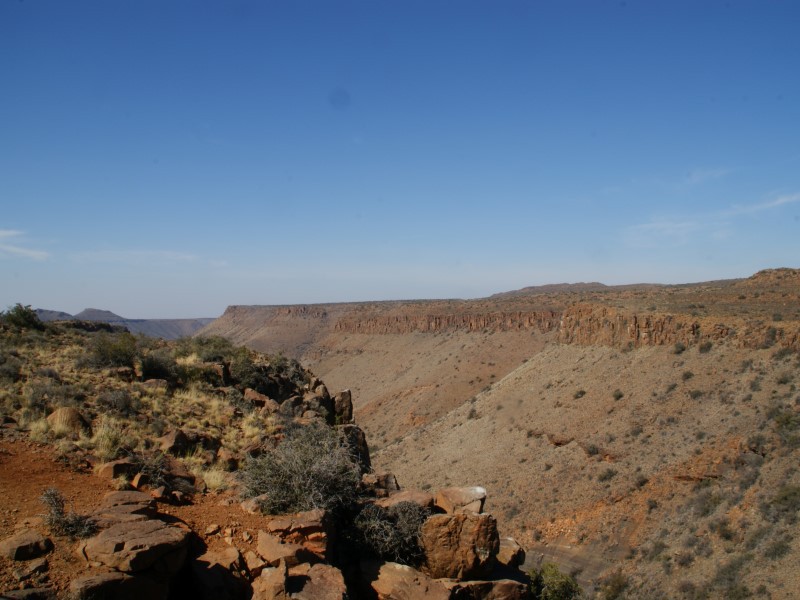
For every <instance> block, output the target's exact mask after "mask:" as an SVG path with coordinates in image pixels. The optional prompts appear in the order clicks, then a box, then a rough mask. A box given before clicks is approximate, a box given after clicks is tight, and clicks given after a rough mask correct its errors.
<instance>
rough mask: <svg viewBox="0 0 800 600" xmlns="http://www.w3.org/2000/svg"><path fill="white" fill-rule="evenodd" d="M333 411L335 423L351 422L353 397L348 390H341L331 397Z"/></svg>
mask: <svg viewBox="0 0 800 600" xmlns="http://www.w3.org/2000/svg"><path fill="white" fill-rule="evenodd" d="M333 412H334V415H335V418H336V423H352V422H353V397H352V394H351V393H350V390H342V391H341V392H339V393H338V394H336V395H335V396H334V397H333Z"/></svg>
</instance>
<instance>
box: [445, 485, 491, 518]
mask: <svg viewBox="0 0 800 600" xmlns="http://www.w3.org/2000/svg"><path fill="white" fill-rule="evenodd" d="M485 501H486V489H484V488H482V487H480V486H469V487H449V488H444V489H441V490H439V491H438V492H436V499H435V501H434V502H435V504H436V506H438V507H439V508H441V509H442V510H443V511H444V512H446V513H447V514H449V515H452V514H456V513H482V512H483V503H484V502H485Z"/></svg>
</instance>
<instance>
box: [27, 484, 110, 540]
mask: <svg viewBox="0 0 800 600" xmlns="http://www.w3.org/2000/svg"><path fill="white" fill-rule="evenodd" d="M39 500H41V502H42V504H44V505H45V506H46V507H47V513H46V514H45V515H44V522H45V525H47V527H48V528H49V529H50V532H51V533H52V534H53V535H60V536H66V537H68V538H70V539H72V540H76V539H79V538H86V537H90V536H92V535H94V533H95V532H96V531H97V523H95V521H94V520H93V519H92V518H91V517H88V516H86V515H79V514H77V513H75V512H73V511H67V510H66V508H65V506H66V502H65V500H64V496H63V495H62V494H61V492H59V491H58V490H57V489H56V488H48V489H46V490H45V491H44V493H43V494H42V495H41V497H40V498H39Z"/></svg>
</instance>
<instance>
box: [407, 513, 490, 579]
mask: <svg viewBox="0 0 800 600" xmlns="http://www.w3.org/2000/svg"><path fill="white" fill-rule="evenodd" d="M420 541H421V545H422V548H423V552H424V555H425V558H424V564H423V571H425V572H426V573H427V574H428V575H430V576H431V577H433V578H435V579H438V578H441V577H448V578H453V579H483V578H485V577H488V576H489V574H490V573H491V571H492V569H493V568H494V566H495V563H496V556H497V552H498V550H499V549H500V538H499V536H498V534H497V521H496V520H495V518H494V517H493V516H492V515H488V514H481V515H477V514H457V515H433V516H432V517H429V518H428V519H427V520H426V521H425V523H423V524H422V530H421V532H420Z"/></svg>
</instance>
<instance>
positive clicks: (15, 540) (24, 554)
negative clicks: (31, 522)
mask: <svg viewBox="0 0 800 600" xmlns="http://www.w3.org/2000/svg"><path fill="white" fill-rule="evenodd" d="M52 549H53V542H52V541H51V540H50V538H46V537H44V536H42V534H41V533H39V532H38V531H34V530H33V529H22V530H20V531H18V532H17V533H15V534H14V535H12V536H11V537H10V538H6V539H4V540H3V541H0V556H5V557H6V558H10V559H11V560H29V559H31V558H38V557H40V556H43V555H45V554H47V553H48V552H50V550H52Z"/></svg>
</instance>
